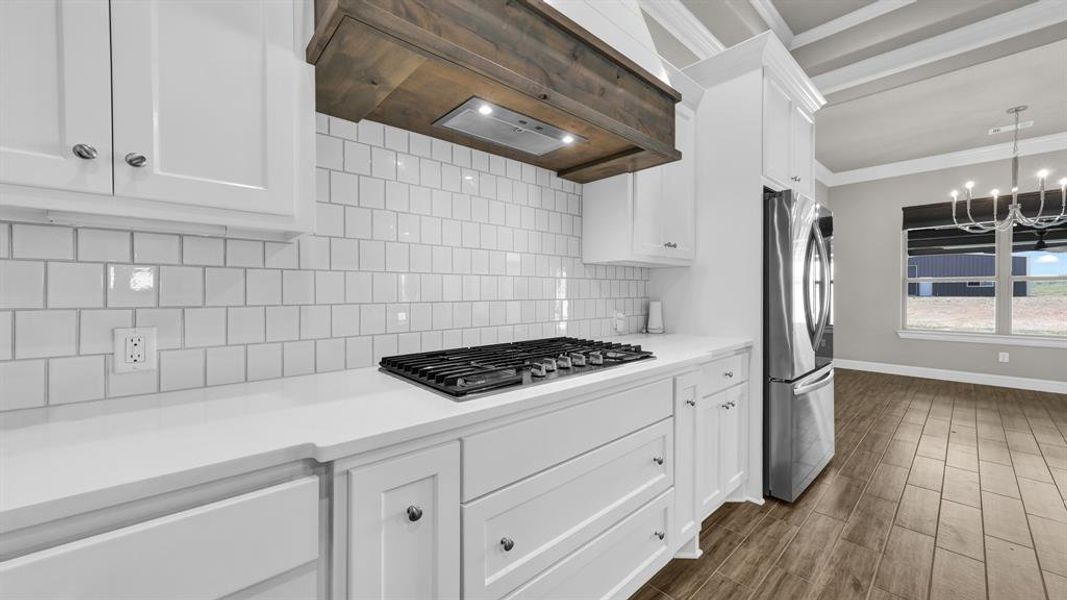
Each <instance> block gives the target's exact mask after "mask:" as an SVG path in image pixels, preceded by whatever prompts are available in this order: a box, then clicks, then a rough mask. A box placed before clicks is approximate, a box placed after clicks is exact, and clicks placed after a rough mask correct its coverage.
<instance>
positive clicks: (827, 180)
mask: <svg viewBox="0 0 1067 600" xmlns="http://www.w3.org/2000/svg"><path fill="white" fill-rule="evenodd" d="M815 179H816V180H818V181H821V182H822V184H823V185H825V186H826V187H831V186H832V185H833V184H832V183H831V182H832V181H833V180H834V172H833V171H831V170H830V169H827V168H826V165H824V164H822V163H821V162H819V161H815Z"/></svg>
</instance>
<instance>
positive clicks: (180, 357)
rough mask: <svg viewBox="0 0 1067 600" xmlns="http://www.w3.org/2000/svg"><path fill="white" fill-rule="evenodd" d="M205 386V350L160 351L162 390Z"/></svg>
mask: <svg viewBox="0 0 1067 600" xmlns="http://www.w3.org/2000/svg"><path fill="white" fill-rule="evenodd" d="M195 387H204V351H203V350H202V349H196V350H164V351H163V352H160V353H159V389H160V391H164V392H167V391H171V390H184V389H188V388H195Z"/></svg>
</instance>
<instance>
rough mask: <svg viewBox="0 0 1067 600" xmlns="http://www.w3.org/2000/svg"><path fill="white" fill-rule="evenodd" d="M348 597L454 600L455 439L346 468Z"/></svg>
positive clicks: (456, 589) (457, 539)
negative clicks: (437, 599)
mask: <svg viewBox="0 0 1067 600" xmlns="http://www.w3.org/2000/svg"><path fill="white" fill-rule="evenodd" d="M348 498H349V505H348V511H349V512H348V597H349V598H360V599H370V598H375V599H380V598H397V599H400V598H403V599H410V600H424V599H436V598H458V597H459V577H460V564H459V555H460V535H459V442H452V443H449V444H445V445H443V446H437V447H434V448H430V449H427V450H423V451H421V452H416V453H413V454H408V455H404V456H401V457H398V458H394V459H390V460H387V461H384V462H380V463H375V464H372V465H369V466H366V467H360V468H357V469H353V470H352V471H350V472H349V479H348Z"/></svg>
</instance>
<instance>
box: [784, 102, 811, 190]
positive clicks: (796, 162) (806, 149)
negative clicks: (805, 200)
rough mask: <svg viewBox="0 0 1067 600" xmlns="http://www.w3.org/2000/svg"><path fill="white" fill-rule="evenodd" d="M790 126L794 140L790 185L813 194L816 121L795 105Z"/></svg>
mask: <svg viewBox="0 0 1067 600" xmlns="http://www.w3.org/2000/svg"><path fill="white" fill-rule="evenodd" d="M790 128H791V130H792V135H791V138H792V140H793V152H792V168H791V169H790V173H791V175H790V177H791V181H790V187H792V188H793V189H794V190H796V191H797V192H798V193H800V194H805V195H808V196H811V195H812V193H813V191H814V185H815V184H814V181H813V178H814V176H815V123H814V122H813V121H812V118H811V117H810V116H808V115H807V114H806V113H805V112H804V111H803V110H801V109H800V107H798V106H794V107H793V113H792V122H791V124H790Z"/></svg>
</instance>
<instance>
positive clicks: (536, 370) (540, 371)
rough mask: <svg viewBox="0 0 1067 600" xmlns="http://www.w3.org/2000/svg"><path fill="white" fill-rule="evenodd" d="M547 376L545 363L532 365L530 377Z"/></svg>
mask: <svg viewBox="0 0 1067 600" xmlns="http://www.w3.org/2000/svg"><path fill="white" fill-rule="evenodd" d="M547 374H548V373H547V372H546V371H545V365H544V363H539V362H535V363H530V375H533V376H534V377H544V376H545V375H547Z"/></svg>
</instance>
